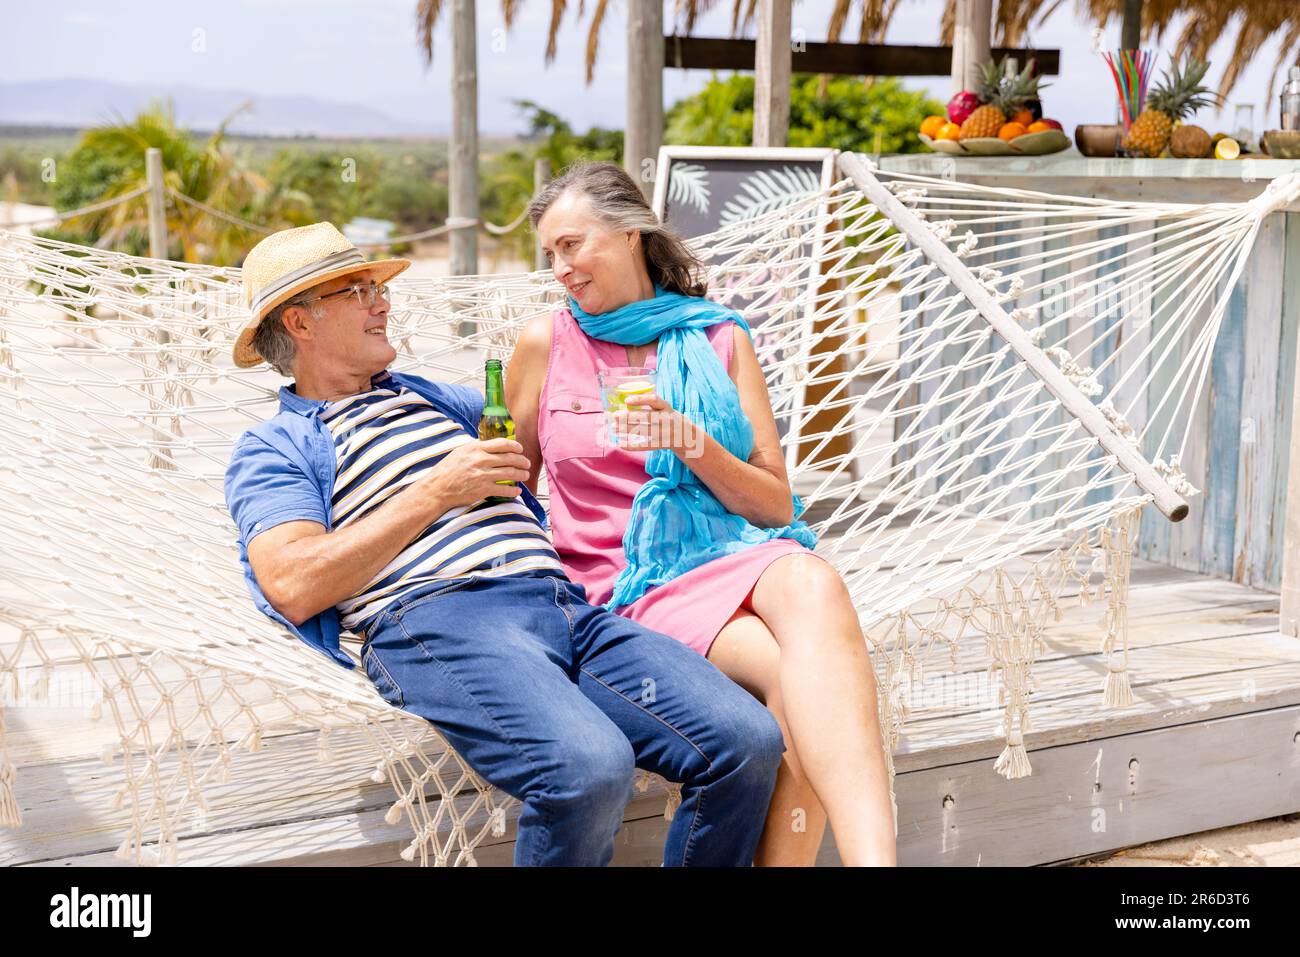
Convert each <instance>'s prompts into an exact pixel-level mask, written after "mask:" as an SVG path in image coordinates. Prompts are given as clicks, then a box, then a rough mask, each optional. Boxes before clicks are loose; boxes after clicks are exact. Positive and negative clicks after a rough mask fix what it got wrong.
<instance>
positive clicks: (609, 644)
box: [361, 575, 785, 867]
mask: <svg viewBox="0 0 1300 957" xmlns="http://www.w3.org/2000/svg"><path fill="white" fill-rule="evenodd" d="M585 596H586V593H585V591H584V590H583V588H582V586H580V585H576V584H574V583H572V582H570V581H567V580H565V579H562V578H557V577H553V576H549V575H548V576H541V575H536V576H523V575H521V576H515V577H510V578H482V577H470V578H462V579H456V580H454V581H451V582H445V583H439V584H437V585H434V586H432V590H430V591H426V592H425V593H424V594H416V595H414V596H412V597H410V598H408V599H404V600H402V601H400V602H398V603H396V604H395V605H393V606H392V607H390V608H388V609H386V610H385V611H384V612H383V613H382V614H381V615H380V616H379V618H378V620H377V621H376V622H375V624H374V625H373V626H372V627H371V629H370V631H369V633H368V636H367V639H366V642H365V644H364V645H363V646H362V652H361V654H362V661H363V662H364V664H365V668H366V674H367V675H369V677H370V680H371V681H372V682H373V683H374V685H375V687H376V688H377V689H378V691H379V693H380V694H381V695H383V697H384V699H385V700H387V701H388V702H389V704H391V705H393V706H394V707H397V708H401V709H403V710H405V711H409V712H411V713H412V714H417V715H419V716H420V717H422V718H425V719H426V720H427V721H429V722H430V723H431V724H433V726H434V727H435V728H437V729H438V731H439V732H440V733H441V734H442V735H443V737H445V738H446V739H447V741H448V743H450V744H451V745H452V747H454V748H455V749H456V750H457V751H458V752H459V753H460V755H461V757H463V758H464V759H465V761H466V762H467V763H468V764H469V765H470V766H471V767H473V768H474V770H475V771H477V772H478V773H479V774H480V775H481V776H482V777H483V778H484V779H485V780H487V781H489V782H490V783H492V784H493V785H494V786H496V787H498V788H500V789H501V790H503V791H505V792H506V793H507V794H510V795H512V796H514V797H517V798H519V799H520V801H522V803H523V810H522V812H521V814H520V816H519V827H518V839H517V841H516V843H515V864H516V865H517V866H522V865H596V866H603V865H605V864H608V863H609V860H610V858H611V857H612V856H613V854H614V835H615V834H616V833H617V832H618V829H619V827H620V825H621V824H622V821H623V811H624V808H625V806H626V804H627V802H628V800H629V799H630V798H631V796H632V780H633V770H632V769H633V766H634V765H635V766H636V767H639V768H644V769H647V770H650V771H653V772H655V773H657V774H660V775H662V776H663V777H665V778H667V779H668V780H670V781H680V782H682V803H681V806H680V807H679V808H678V809H677V811H676V814H675V815H674V817H673V821H672V825H671V827H670V828H669V830H668V839H667V841H666V843H665V845H664V864H665V866H669V867H674V866H744V867H748V866H750V865H751V864H752V863H753V859H754V852H755V849H756V848H757V846H758V840H759V837H760V836H761V834H762V829H763V822H764V819H765V818H766V816H767V808H768V803H769V802H770V800H771V796H772V788H773V786H774V785H775V783H776V771H777V766H778V765H779V764H780V761H781V754H782V753H783V752H784V751H785V744H784V742H783V741H782V738H781V729H780V726H779V725H778V724H777V722H776V719H775V718H774V717H773V716H772V714H771V712H769V711H768V710H767V709H766V708H765V707H763V705H762V704H760V703H759V702H758V701H757V700H756V699H755V698H754V697H753V696H752V695H750V694H749V692H747V691H745V690H744V689H743V688H741V687H740V686H739V685H737V684H735V683H734V682H732V681H731V680H730V679H729V678H727V677H726V675H724V674H723V673H722V672H721V671H719V670H718V669H717V667H716V666H714V665H713V664H711V663H710V662H709V661H708V660H706V659H705V658H703V657H701V656H700V655H699V654H698V653H696V652H694V651H692V650H691V649H689V648H687V647H686V646H685V645H683V644H681V643H680V642H678V641H675V640H674V639H672V638H669V637H667V636H666V635H662V634H660V633H658V632H656V631H651V630H650V629H648V628H645V627H644V626H642V625H639V624H637V623H636V622H634V621H630V620H628V619H626V618H623V617H621V616H619V615H615V614H613V613H612V612H608V611H605V610H604V609H603V608H598V607H594V606H592V605H589V604H588V603H587V601H586V597H585Z"/></svg>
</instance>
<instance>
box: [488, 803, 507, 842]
mask: <svg viewBox="0 0 1300 957" xmlns="http://www.w3.org/2000/svg"><path fill="white" fill-rule="evenodd" d="M488 822H489V824H490V825H491V827H492V836H493V837H501V836H502V835H503V834H505V832H506V811H505V808H500V807H494V808H493V809H492V813H491V814H489V815H488Z"/></svg>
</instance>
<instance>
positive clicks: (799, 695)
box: [715, 554, 897, 866]
mask: <svg viewBox="0 0 1300 957" xmlns="http://www.w3.org/2000/svg"><path fill="white" fill-rule="evenodd" d="M747 607H748V608H749V610H751V611H753V612H754V614H755V615H757V616H758V617H759V618H760V619H762V621H763V623H764V624H765V625H766V626H767V628H768V630H769V632H770V633H771V635H772V636H773V638H774V639H775V641H776V643H777V645H778V646H779V648H780V654H779V669H778V673H779V685H780V697H781V702H782V708H783V712H784V723H783V725H782V729H781V730H782V731H783V732H784V733H785V734H786V741H787V747H788V746H789V744H788V743H789V742H790V741H793V742H794V747H795V751H796V753H797V755H798V765H799V767H800V769H801V770H802V773H803V774H804V775H805V776H806V778H807V780H808V782H809V783H811V785H812V787H813V790H814V791H815V792H816V794H817V797H818V799H819V800H820V801H821V804H822V807H823V808H825V810H826V814H827V816H828V817H829V818H830V825H831V830H832V831H833V832H834V834H835V845H836V847H837V848H838V850H839V853H840V859H841V860H842V861H843V862H844V863H845V864H846V865H864V864H877V865H890V866H892V865H894V864H895V863H896V862H897V861H896V850H897V841H896V839H895V835H894V816H893V809H892V807H891V805H890V800H889V771H888V767H887V765H886V762H885V753H884V747H883V742H882V740H881V732H880V719H879V716H878V715H877V712H876V706H877V702H876V676H875V672H874V671H873V670H872V667H871V658H870V656H869V654H868V652H867V645H866V641H865V639H864V638H863V635H862V629H861V628H860V627H859V625H858V616H857V612H856V611H855V610H854V608H853V603H852V601H851V600H850V598H849V593H848V589H847V588H845V587H844V582H843V581H842V580H841V579H840V576H839V574H838V573H837V572H836V571H835V569H834V568H832V567H831V565H830V564H829V563H828V562H825V561H823V560H822V559H820V558H818V557H816V556H815V555H809V554H795V555H785V556H782V557H781V558H778V559H777V560H776V561H774V562H772V564H771V565H769V566H768V567H767V570H766V571H765V572H764V573H763V575H762V576H761V577H760V578H759V580H758V584H757V585H755V586H754V590H753V592H752V593H751V594H750V597H749V600H748V603H747ZM715 643H716V642H715ZM724 671H725V669H724ZM768 821H769V825H770V823H771V817H770V816H769V818H768ZM764 834H765V835H766V831H765V832H764Z"/></svg>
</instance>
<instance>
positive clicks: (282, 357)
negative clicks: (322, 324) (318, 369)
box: [253, 283, 325, 379]
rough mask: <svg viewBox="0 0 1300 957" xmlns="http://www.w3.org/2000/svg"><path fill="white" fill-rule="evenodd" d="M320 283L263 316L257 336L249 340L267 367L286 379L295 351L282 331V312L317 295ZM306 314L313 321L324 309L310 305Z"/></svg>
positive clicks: (291, 371)
mask: <svg viewBox="0 0 1300 957" xmlns="http://www.w3.org/2000/svg"><path fill="white" fill-rule="evenodd" d="M322 286H324V283H321V284H320V285H319V286H312V287H311V288H310V289H304V290H303V291H302V292H300V293H298V295H296V296H294V297H293V298H292V299H289V300H288V301H286V302H282V303H280V305H278V306H276V307H275V308H274V309H272V310H271V311H270V312H268V313H267V314H266V318H265V319H263V320H262V321H261V323H259V324H258V327H257V333H256V334H255V335H254V336H253V348H254V349H255V350H256V351H257V354H258V355H259V356H261V357H262V358H263V359H265V360H266V361H267V363H269V364H270V366H271V368H272V369H274V370H275V371H276V372H278V373H280V375H282V376H284V377H285V378H287V379H292V378H293V359H294V354H295V352H296V351H297V350H296V347H295V346H294V342H293V337H292V336H291V335H289V332H288V330H286V329H285V328H284V311H285V310H286V309H288V308H289V307H290V306H299V305H302V303H301V302H300V301H299V300H302V299H310V298H312V297H313V296H315V295H317V290H319V289H320V288H321V287H322ZM307 312H308V313H310V314H311V317H312V318H313V319H316V320H320V319H323V318H325V305H324V304H323V303H320V302H313V303H310V304H309V305H308V306H307Z"/></svg>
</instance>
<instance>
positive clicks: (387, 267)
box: [234, 223, 411, 369]
mask: <svg viewBox="0 0 1300 957" xmlns="http://www.w3.org/2000/svg"><path fill="white" fill-rule="evenodd" d="M409 265H411V261H410V260H409V259H381V260H379V261H377V262H367V261H366V257H365V256H364V255H362V253H361V250H359V249H357V247H356V246H353V245H352V244H351V243H350V242H348V241H347V239H346V238H345V237H344V235H343V234H342V233H341V232H339V231H338V229H337V228H335V226H334V224H333V223H314V224H313V225H311V226H299V227H297V228H296V229H282V230H280V232H278V233H272V234H271V235H270V236H267V237H266V238H265V239H263V240H262V241H261V242H260V243H258V244H257V245H256V246H254V247H253V248H252V249H251V250H249V252H248V256H247V257H245V259H244V266H243V270H242V272H243V278H244V299H245V301H246V302H247V303H248V308H249V311H250V312H251V313H252V316H251V317H250V320H249V323H248V325H247V326H245V327H244V330H243V332H241V333H240V334H239V338H238V339H236V340H235V350H234V356H235V365H237V366H239V367H240V368H241V369H247V368H249V367H250V366H255V365H257V364H258V363H259V362H261V361H262V357H261V356H260V355H258V354H257V351H256V350H255V349H254V348H253V336H255V335H257V327H258V326H260V325H261V324H262V319H264V318H265V317H266V314H267V313H268V312H270V311H271V310H272V309H274V308H275V307H276V306H278V305H280V304H281V303H283V302H286V301H288V300H289V299H292V298H293V297H294V296H296V295H298V294H299V293H300V292H303V291H304V290H307V289H310V288H311V287H312V286H316V285H319V284H320V283H323V282H325V281H327V280H330V279H336V278H338V277H339V276H346V275H348V274H349V273H354V272H370V273H373V275H374V281H375V282H376V283H379V284H383V283H386V282H388V280H390V279H392V278H393V277H394V276H396V275H397V274H398V273H400V272H401V271H402V270H403V269H405V268H406V267H407V266H409Z"/></svg>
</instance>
